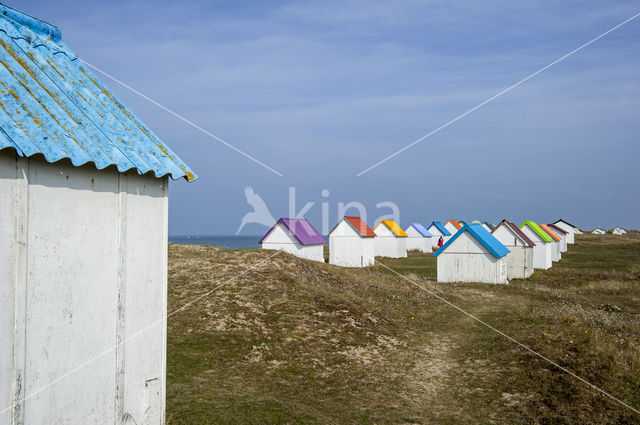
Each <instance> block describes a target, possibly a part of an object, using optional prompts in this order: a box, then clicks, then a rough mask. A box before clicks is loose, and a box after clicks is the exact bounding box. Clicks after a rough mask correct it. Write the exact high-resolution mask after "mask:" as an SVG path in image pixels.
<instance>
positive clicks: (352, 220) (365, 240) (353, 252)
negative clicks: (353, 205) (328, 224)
mask: <svg viewBox="0 0 640 425" xmlns="http://www.w3.org/2000/svg"><path fill="white" fill-rule="evenodd" d="M375 237H376V234H375V233H373V230H371V228H369V226H367V223H365V222H364V220H362V219H361V218H360V217H353V216H347V217H344V218H342V220H340V221H339V222H338V224H336V225H335V227H334V228H333V230H331V232H330V233H329V263H330V264H335V265H337V266H343V267H367V266H371V265H373V264H374V263H375V252H376V245H375Z"/></svg>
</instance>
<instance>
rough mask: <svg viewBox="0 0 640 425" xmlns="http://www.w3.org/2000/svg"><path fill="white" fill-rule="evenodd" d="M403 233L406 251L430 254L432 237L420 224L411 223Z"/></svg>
mask: <svg viewBox="0 0 640 425" xmlns="http://www.w3.org/2000/svg"><path fill="white" fill-rule="evenodd" d="M404 232H405V233H406V234H407V251H411V250H418V251H420V252H432V245H431V237H432V235H431V233H429V231H428V230H427V228H426V227H424V226H423V225H422V224H420V223H411V224H409V227H407V228H406V229H405V231H404Z"/></svg>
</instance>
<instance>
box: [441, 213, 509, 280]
mask: <svg viewBox="0 0 640 425" xmlns="http://www.w3.org/2000/svg"><path fill="white" fill-rule="evenodd" d="M507 254H509V250H508V249H507V248H506V247H505V246H504V245H503V244H502V243H500V241H499V240H498V239H496V238H495V237H493V236H492V235H491V233H489V232H487V231H486V229H485V228H484V227H482V225H481V224H478V223H471V224H465V225H464V226H463V227H462V228H461V229H460V230H459V231H458V232H457V233H456V234H455V235H453V236H452V237H451V238H450V239H449V240H448V241H447V243H445V244H444V245H443V247H442V248H440V249H439V250H438V251H437V252H436V253H435V254H433V255H434V256H435V257H436V258H437V268H438V282H484V283H507V282H508V272H507V258H506V256H507Z"/></svg>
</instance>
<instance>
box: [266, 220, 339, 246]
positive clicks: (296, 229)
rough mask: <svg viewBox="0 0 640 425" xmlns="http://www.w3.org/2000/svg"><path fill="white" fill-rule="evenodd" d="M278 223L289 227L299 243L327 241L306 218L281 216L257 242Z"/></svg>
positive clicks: (313, 243)
mask: <svg viewBox="0 0 640 425" xmlns="http://www.w3.org/2000/svg"><path fill="white" fill-rule="evenodd" d="M278 224H283V225H284V226H285V227H286V228H287V229H289V231H290V232H291V234H292V235H293V236H294V237H295V238H296V240H297V241H298V242H300V245H318V244H323V243H326V242H327V241H326V240H325V238H324V237H322V235H321V234H320V233H318V231H317V230H316V229H315V228H314V227H313V226H312V225H311V223H309V222H308V221H307V219H306V218H281V219H279V220H278V221H276V224H274V225H273V227H271V229H269V231H268V232H267V233H265V235H264V236H263V237H262V239H260V241H259V242H258V243H259V244H261V243H262V241H264V240H265V239H266V238H267V236H269V234H270V233H271V231H272V230H273V229H275V228H276V226H277V225H278Z"/></svg>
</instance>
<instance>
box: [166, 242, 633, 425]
mask: <svg viewBox="0 0 640 425" xmlns="http://www.w3.org/2000/svg"><path fill="white" fill-rule="evenodd" d="M169 255H170V258H169V312H171V311H174V310H175V309H177V308H179V307H181V306H183V305H184V304H185V303H187V302H189V301H191V300H193V299H195V298H197V297H198V296H199V295H201V294H204V293H207V292H208V291H211V290H212V289H214V288H216V287H217V285H220V284H224V283H225V282H227V283H226V284H225V285H224V286H221V287H220V288H219V289H216V290H215V291H214V292H212V293H211V294H210V295H208V296H207V297H205V298H203V299H201V300H199V301H198V302H196V303H194V304H193V305H191V306H189V307H188V308H187V309H185V310H184V311H181V312H178V313H176V314H175V315H173V316H171V317H170V318H169V321H168V332H169V342H168V383H167V421H168V423H169V424H171V425H177V424H218V423H220V424H251V423H254V424H309V423H318V424H369V423H378V424H381V423H390V424H427V423H428V424H460V423H462V424H464V423H468V424H478V423H482V424H492V423H495V424H507V423H517V424H523V423H531V424H552V423H553V424H591V423H598V424H625V423H629V424H631V423H638V422H640V415H637V414H635V413H633V412H632V411H631V410H629V409H626V408H625V407H623V406H621V405H620V404H618V403H616V402H615V401H613V400H611V399H608V398H607V397H605V396H603V395H602V394H600V393H598V392H597V391H595V390H593V389H591V388H589V387H588V386H587V385H585V384H584V383H582V382H580V381H579V380H577V379H575V378H573V377H571V376H569V375H568V374H566V373H564V372H561V371H560V370H558V369H557V368H556V367H554V366H552V365H550V364H549V363H547V362H545V361H544V360H542V359H540V358H539V357H537V356H535V355H533V354H531V353H529V352H527V351H526V350H524V349H523V348H521V347H519V346H517V345H516V344H514V343H512V342H510V341H508V340H507V339H505V338H504V337H502V336H500V335H498V334H496V333H495V332H493V331H491V330H490V329H488V328H486V327H484V326H482V325H480V324H479V323H477V322H475V321H474V320H472V319H470V318H469V317H467V316H465V315H463V314H462V313H460V312H458V311H456V310H455V309H453V308H451V307H450V306H447V305H446V304H444V303H443V302H442V301H439V300H437V299H435V298H434V297H433V296H431V295H429V294H428V293H427V292H425V291H422V290H420V289H419V288H417V287H416V286H415V285H412V284H410V283H409V282H407V281H406V280H404V279H402V278H400V277H398V276H395V275H393V274H391V273H390V272H389V271H388V270H386V269H384V268H383V267H380V266H376V267H371V268H368V269H344V268H339V267H334V266H331V265H328V264H319V263H318V264H316V263H312V262H308V261H304V260H300V259H298V258H295V257H292V256H290V255H287V254H284V253H280V254H278V255H276V256H275V257H273V258H272V259H270V260H269V259H268V257H269V256H270V255H273V252H270V251H261V250H248V251H228V250H221V249H217V248H212V247H205V246H188V245H171V246H170V249H169ZM380 261H381V262H382V263H384V264H385V265H387V266H389V267H391V268H393V269H394V270H397V271H398V272H400V273H402V274H404V275H406V276H408V277H409V278H411V279H412V280H414V281H415V282H417V283H419V284H420V285H423V286H424V287H426V288H428V289H429V290H430V291H434V292H437V293H438V294H439V295H441V296H442V297H444V298H446V299H447V300H449V301H451V302H452V303H454V304H456V305H458V306H460V307H461V308H463V309H465V310H466V311H468V312H470V313H472V314H474V315H475V316H477V317H479V318H480V319H482V320H483V321H485V322H487V323H489V324H491V325H492V326H495V327H496V328H498V329H500V330H502V331H504V332H505V333H507V334H508V335H510V336H512V337H513V338H515V339H517V340H518V341H521V342H522V343H524V344H526V345H527V346H529V347H531V348H532V349H534V350H536V351H538V352H540V353H541V354H543V355H544V356H546V357H548V358H550V359H552V360H553V361H555V362H557V363H558V364H560V365H562V366H563V367H566V368H567V369H569V370H571V371H573V372H575V373H576V374H577V375H579V376H581V377H583V378H584V379H586V380H588V381H589V382H591V383H593V384H595V385H597V386H598V387H600V388H602V389H603V390H605V391H607V392H609V393H611V394H612V395H614V396H616V397H618V398H620V399H621V400H624V401H625V402H626V403H628V404H630V405H631V406H634V407H635V408H639V407H640V346H639V345H640V343H639V341H640V314H639V313H640V234H639V233H637V232H633V233H629V234H627V235H624V236H613V235H604V236H595V235H583V236H581V237H579V238H578V240H577V243H576V245H573V246H570V248H569V252H568V253H565V254H563V259H562V261H561V262H560V263H555V264H554V267H553V268H552V269H550V270H547V271H543V272H541V271H536V272H535V273H534V275H533V276H532V277H531V278H530V279H527V280H517V281H512V282H511V283H510V284H509V285H506V286H504V285H501V286H496V285H485V284H473V283H472V284H468V283H466V284H462V283H460V284H436V283H435V282H434V278H435V259H434V258H433V257H432V256H431V255H425V254H417V253H411V254H410V256H409V258H406V259H394V260H392V259H380ZM251 267H253V269H251ZM239 273H243V274H242V275H241V276H237V275H238V274H239Z"/></svg>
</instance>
